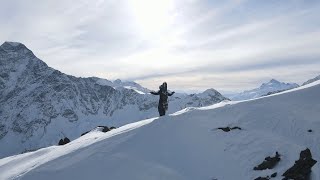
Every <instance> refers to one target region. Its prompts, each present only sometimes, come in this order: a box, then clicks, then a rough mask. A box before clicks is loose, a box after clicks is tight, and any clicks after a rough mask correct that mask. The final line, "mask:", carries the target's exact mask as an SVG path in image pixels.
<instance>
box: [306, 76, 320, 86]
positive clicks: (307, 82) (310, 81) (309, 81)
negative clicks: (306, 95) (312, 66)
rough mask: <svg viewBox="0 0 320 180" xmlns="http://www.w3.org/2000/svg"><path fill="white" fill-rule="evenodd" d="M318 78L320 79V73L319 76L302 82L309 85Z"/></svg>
mask: <svg viewBox="0 0 320 180" xmlns="http://www.w3.org/2000/svg"><path fill="white" fill-rule="evenodd" d="M318 80H320V75H319V76H317V77H315V78H312V79H309V80H308V81H306V82H304V83H303V84H302V86H304V85H307V84H310V83H313V82H315V81H318Z"/></svg>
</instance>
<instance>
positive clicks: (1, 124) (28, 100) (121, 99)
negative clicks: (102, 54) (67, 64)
mask: <svg viewBox="0 0 320 180" xmlns="http://www.w3.org/2000/svg"><path fill="white" fill-rule="evenodd" d="M0 50H1V52H0V94H1V96H0V146H1V147H5V148H1V149H0V158H1V157H4V156H8V155H13V154H17V153H21V152H23V151H28V150H32V149H38V148H40V147H46V146H49V145H53V144H57V142H58V140H59V139H60V138H63V137H65V136H67V137H68V138H70V139H71V140H72V139H75V138H77V137H79V135H80V134H82V133H83V132H86V131H88V130H91V129H93V128H94V127H96V126H97V125H108V126H109V125H110V126H116V127H118V126H121V125H124V124H127V123H131V122H134V121H136V120H140V119H144V118H150V117H154V116H157V115H158V112H157V103H158V98H159V97H157V96H153V95H151V94H148V91H149V90H148V89H147V88H143V87H142V86H140V85H139V84H137V83H134V82H127V83H126V82H122V81H114V82H111V81H109V80H106V79H100V78H95V77H89V78H80V77H74V76H70V75H67V74H64V73H62V72H60V71H58V70H55V69H53V68H51V67H49V66H48V65H47V64H46V63H45V62H43V61H42V60H40V59H39V58H37V57H36V56H35V55H34V54H33V53H32V51H31V50H29V49H28V48H27V47H26V46H25V45H23V44H21V43H13V44H12V43H9V42H5V43H4V44H2V45H1V47H0ZM102 81H103V83H105V84H103V83H102ZM101 83H102V84H101ZM224 100H228V99H227V98H225V97H224V96H222V95H221V94H217V95H216V96H215V97H214V98H212V97H211V96H210V97H204V96H202V95H201V97H200V96H198V95H193V96H191V95H174V96H172V97H170V98H169V111H168V113H172V112H175V111H178V110H181V109H183V108H185V107H190V106H195V107H199V106H206V105H210V104H214V103H217V102H220V101H224ZM129 117H130V118H129ZM13 139H14V140H13Z"/></svg>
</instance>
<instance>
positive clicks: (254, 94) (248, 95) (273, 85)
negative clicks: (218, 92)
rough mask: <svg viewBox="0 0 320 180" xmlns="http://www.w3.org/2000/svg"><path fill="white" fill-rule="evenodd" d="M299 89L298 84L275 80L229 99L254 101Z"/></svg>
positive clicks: (231, 96)
mask: <svg viewBox="0 0 320 180" xmlns="http://www.w3.org/2000/svg"><path fill="white" fill-rule="evenodd" d="M297 87H299V85H298V84H296V83H284V82H279V81H277V80H275V79H271V80H270V81H269V82H267V83H263V84H262V85H261V86H260V87H258V88H255V89H252V90H247V91H244V92H241V93H236V94H233V95H230V96H228V97H229V98H230V99H231V100H234V101H239V100H247V99H254V98H258V97H261V96H265V95H268V94H273V93H278V92H280V91H285V90H288V89H293V88H297Z"/></svg>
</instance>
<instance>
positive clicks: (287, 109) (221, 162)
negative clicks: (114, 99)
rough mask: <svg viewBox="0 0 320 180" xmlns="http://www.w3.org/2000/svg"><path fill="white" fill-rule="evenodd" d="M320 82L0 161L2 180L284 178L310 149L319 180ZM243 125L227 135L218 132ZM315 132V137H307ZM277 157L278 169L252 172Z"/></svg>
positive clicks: (187, 111) (314, 173)
mask: <svg viewBox="0 0 320 180" xmlns="http://www.w3.org/2000/svg"><path fill="white" fill-rule="evenodd" d="M319 92H320V82H319V81H317V82H314V83H311V84H309V85H306V86H303V87H299V88H297V89H294V90H289V91H287V92H283V93H279V94H276V95H270V96H267V97H263V98H258V99H254V100H249V101H239V102H234V101H231V102H222V103H219V104H215V105H212V106H208V107H203V108H186V109H184V110H181V111H179V112H176V113H174V114H172V115H169V116H164V117H161V118H158V119H156V118H154V119H148V120H144V121H140V122H137V123H134V124H129V125H126V126H123V127H121V128H118V129H116V130H113V131H109V132H107V133H105V134H104V133H100V132H92V133H89V134H87V135H85V136H82V137H80V138H78V139H76V140H75V141H73V142H71V143H70V144H67V145H65V146H60V147H57V146H53V147H48V148H44V149H40V150H38V151H35V152H31V153H26V154H21V155H17V156H12V157H7V158H4V159H1V160H0V179H23V180H29V179H30V180H37V179H46V180H51V179H52V180H55V179H101V178H106V177H107V178H108V179H117V180H122V179H123V180H127V179H131V180H141V179H156V180H158V179H165V180H167V179H174V180H194V179H207V180H209V179H218V180H235V179H239V180H248V179H254V178H256V177H258V176H265V175H271V174H272V173H274V172H278V176H277V177H276V178H274V179H282V178H281V175H282V174H283V173H284V171H285V170H287V169H288V168H289V167H291V166H292V165H293V164H294V161H295V160H297V159H298V158H299V153H300V151H301V150H304V149H305V148H306V147H308V148H310V149H311V152H312V155H313V158H314V159H315V160H317V161H318V163H317V164H316V165H315V166H314V167H313V169H312V180H320V165H319V160H320V151H319V144H320V118H319V117H320V103H319V99H320V93H319ZM225 126H239V127H241V128H242V130H233V131H230V132H223V131H221V130H218V129H217V128H218V127H225ZM309 129H312V130H313V132H308V130H309ZM276 151H278V152H279V153H280V154H281V161H280V162H279V164H278V165H277V166H276V167H275V168H274V169H273V170H264V171H253V167H255V166H256V165H258V164H260V163H261V162H262V161H263V160H264V158H265V157H266V156H273V155H274V154H275V152H276Z"/></svg>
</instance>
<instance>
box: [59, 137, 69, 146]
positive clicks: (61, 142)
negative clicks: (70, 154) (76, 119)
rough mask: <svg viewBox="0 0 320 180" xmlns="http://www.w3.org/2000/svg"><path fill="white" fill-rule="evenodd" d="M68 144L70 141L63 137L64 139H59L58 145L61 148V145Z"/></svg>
mask: <svg viewBox="0 0 320 180" xmlns="http://www.w3.org/2000/svg"><path fill="white" fill-rule="evenodd" d="M69 142H70V139H69V138H67V137H65V138H64V139H60V141H59V143H58V145H59V146H62V145H65V144H68V143H69Z"/></svg>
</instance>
